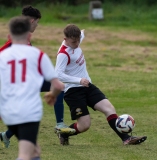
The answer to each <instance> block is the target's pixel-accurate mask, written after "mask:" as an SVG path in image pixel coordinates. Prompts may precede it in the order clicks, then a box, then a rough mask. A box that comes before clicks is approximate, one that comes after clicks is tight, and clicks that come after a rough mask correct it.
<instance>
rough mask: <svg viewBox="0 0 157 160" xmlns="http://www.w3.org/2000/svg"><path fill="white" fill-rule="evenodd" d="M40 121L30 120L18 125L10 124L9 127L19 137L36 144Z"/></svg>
mask: <svg viewBox="0 0 157 160" xmlns="http://www.w3.org/2000/svg"><path fill="white" fill-rule="evenodd" d="M39 124H40V122H30V123H23V124H18V125H9V126H8V129H9V130H10V131H11V132H12V133H14V134H15V136H16V137H17V139H18V140H19V141H20V140H27V141H30V142H32V143H33V144H35V145H36V142H37V135H38V130H39Z"/></svg>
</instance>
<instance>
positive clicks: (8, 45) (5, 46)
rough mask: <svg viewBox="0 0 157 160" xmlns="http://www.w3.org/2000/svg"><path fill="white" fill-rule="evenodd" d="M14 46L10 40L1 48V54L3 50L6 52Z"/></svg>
mask: <svg viewBox="0 0 157 160" xmlns="http://www.w3.org/2000/svg"><path fill="white" fill-rule="evenodd" d="M11 44H12V42H11V40H10V39H9V40H8V41H7V42H6V43H5V44H4V45H3V46H2V47H1V48H0V52H2V51H3V50H5V49H6V48H8V47H10V46H11Z"/></svg>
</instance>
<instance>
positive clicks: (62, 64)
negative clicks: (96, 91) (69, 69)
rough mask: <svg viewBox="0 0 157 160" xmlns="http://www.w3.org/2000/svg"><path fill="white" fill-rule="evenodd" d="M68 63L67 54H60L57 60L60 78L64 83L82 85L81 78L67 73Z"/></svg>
mask: <svg viewBox="0 0 157 160" xmlns="http://www.w3.org/2000/svg"><path fill="white" fill-rule="evenodd" d="M67 63H68V56H67V55H66V54H62V53H60V54H58V55H57V60H56V66H55V71H56V74H57V75H58V78H59V79H60V81H62V82H63V83H75V84H80V81H81V78H78V77H73V76H69V75H67V74H66V73H65V69H66V66H67Z"/></svg>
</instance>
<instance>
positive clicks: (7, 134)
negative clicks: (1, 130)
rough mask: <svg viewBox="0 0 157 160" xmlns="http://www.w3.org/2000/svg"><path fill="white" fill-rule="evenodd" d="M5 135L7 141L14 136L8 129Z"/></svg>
mask: <svg viewBox="0 0 157 160" xmlns="http://www.w3.org/2000/svg"><path fill="white" fill-rule="evenodd" d="M5 135H6V137H7V138H8V139H10V138H11V137H12V136H13V135H14V134H13V133H12V131H10V130H9V129H8V130H7V131H6V132H5Z"/></svg>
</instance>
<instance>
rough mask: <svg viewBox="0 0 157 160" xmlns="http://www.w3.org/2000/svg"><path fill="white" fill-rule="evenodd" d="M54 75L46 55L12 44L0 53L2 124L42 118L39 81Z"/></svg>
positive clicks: (50, 78)
mask: <svg viewBox="0 0 157 160" xmlns="http://www.w3.org/2000/svg"><path fill="white" fill-rule="evenodd" d="M53 78H57V76H56V74H55V71H54V66H53V65H52V63H51V60H50V59H49V58H48V56H47V54H45V53H43V52H41V51H40V50H39V49H37V48H35V47H32V46H28V45H23V44H12V45H11V46H10V47H9V48H7V49H5V50H4V51H2V52H1V53H0V82H1V87H0V88H1V89H0V117H1V118H2V120H3V121H4V123H5V124H6V125H14V124H21V123H26V122H37V121H40V120H41V118H42V100H41V97H40V89H41V86H42V84H43V80H44V79H45V80H47V81H51V80H52V79H53Z"/></svg>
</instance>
